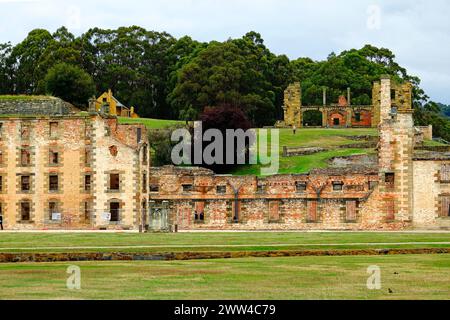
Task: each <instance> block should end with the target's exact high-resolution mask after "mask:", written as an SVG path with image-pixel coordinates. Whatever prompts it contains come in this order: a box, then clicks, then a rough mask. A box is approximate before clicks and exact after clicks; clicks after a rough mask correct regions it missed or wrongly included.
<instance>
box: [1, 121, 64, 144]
mask: <svg viewBox="0 0 450 320" xmlns="http://www.w3.org/2000/svg"><path fill="white" fill-rule="evenodd" d="M31 128H32V125H31V123H29V122H22V123H21V125H20V131H19V133H20V138H21V139H24V140H28V139H30V138H31ZM2 131H3V123H0V134H2ZM48 133H49V137H50V138H57V137H58V135H59V123H58V122H54V121H52V122H50V123H49V124H48Z"/></svg>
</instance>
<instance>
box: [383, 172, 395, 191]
mask: <svg viewBox="0 0 450 320" xmlns="http://www.w3.org/2000/svg"><path fill="white" fill-rule="evenodd" d="M384 182H385V183H386V187H387V188H390V189H392V188H394V185H395V173H392V172H388V173H386V174H385V176H384Z"/></svg>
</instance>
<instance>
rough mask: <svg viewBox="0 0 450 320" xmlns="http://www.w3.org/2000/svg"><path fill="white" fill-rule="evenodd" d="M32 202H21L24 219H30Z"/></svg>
mask: <svg viewBox="0 0 450 320" xmlns="http://www.w3.org/2000/svg"><path fill="white" fill-rule="evenodd" d="M30 213H31V204H30V203H29V202H21V203H20V217H21V220H22V221H30Z"/></svg>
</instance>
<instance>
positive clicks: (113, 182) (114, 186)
mask: <svg viewBox="0 0 450 320" xmlns="http://www.w3.org/2000/svg"><path fill="white" fill-rule="evenodd" d="M109 189H110V190H120V176H119V174H118V173H112V174H110V175H109Z"/></svg>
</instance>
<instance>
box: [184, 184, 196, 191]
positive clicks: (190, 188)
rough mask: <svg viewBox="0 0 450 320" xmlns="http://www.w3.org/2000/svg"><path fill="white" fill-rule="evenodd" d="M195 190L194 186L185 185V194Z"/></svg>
mask: <svg viewBox="0 0 450 320" xmlns="http://www.w3.org/2000/svg"><path fill="white" fill-rule="evenodd" d="M193 190H194V186H193V185H192V184H183V192H191V191H193Z"/></svg>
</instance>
